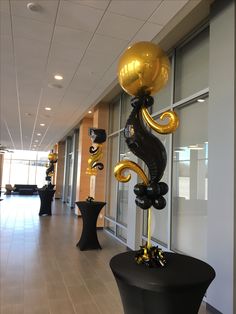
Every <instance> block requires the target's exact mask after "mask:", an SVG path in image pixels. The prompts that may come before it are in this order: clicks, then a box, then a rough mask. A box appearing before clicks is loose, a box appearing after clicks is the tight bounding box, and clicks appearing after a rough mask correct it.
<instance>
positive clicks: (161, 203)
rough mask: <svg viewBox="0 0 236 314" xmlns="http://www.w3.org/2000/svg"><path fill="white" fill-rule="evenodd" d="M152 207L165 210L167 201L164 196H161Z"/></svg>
mask: <svg viewBox="0 0 236 314" xmlns="http://www.w3.org/2000/svg"><path fill="white" fill-rule="evenodd" d="M152 206H153V207H155V208H156V209H163V208H164V207H165V206H166V200H165V199H164V197H163V196H159V197H158V199H155V200H153V202H152Z"/></svg>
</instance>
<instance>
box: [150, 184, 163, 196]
mask: <svg viewBox="0 0 236 314" xmlns="http://www.w3.org/2000/svg"><path fill="white" fill-rule="evenodd" d="M160 194H161V193H160V186H159V184H158V183H156V182H152V183H150V184H149V185H148V186H147V195H148V196H150V197H151V198H157V197H158V196H159V195H160Z"/></svg>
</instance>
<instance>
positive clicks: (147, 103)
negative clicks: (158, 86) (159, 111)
mask: <svg viewBox="0 0 236 314" xmlns="http://www.w3.org/2000/svg"><path fill="white" fill-rule="evenodd" d="M153 104H154V99H153V97H152V96H145V98H144V106H145V107H147V108H148V107H151V106H152V105H153Z"/></svg>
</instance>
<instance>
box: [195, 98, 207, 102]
mask: <svg viewBox="0 0 236 314" xmlns="http://www.w3.org/2000/svg"><path fill="white" fill-rule="evenodd" d="M197 101H198V102H204V101H205V99H202V98H199V99H198V100H197Z"/></svg>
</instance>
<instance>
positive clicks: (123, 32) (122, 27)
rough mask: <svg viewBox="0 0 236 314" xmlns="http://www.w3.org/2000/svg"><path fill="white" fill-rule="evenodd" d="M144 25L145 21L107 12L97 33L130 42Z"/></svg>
mask: <svg viewBox="0 0 236 314" xmlns="http://www.w3.org/2000/svg"><path fill="white" fill-rule="evenodd" d="M143 24H144V22H143V21H141V20H137V19H134V18H128V17H126V16H123V15H118V14H114V13H111V12H107V13H106V14H105V15H104V18H103V20H102V22H101V24H100V25H99V27H98V29H97V33H98V34H101V35H106V36H110V37H115V38H120V39H125V40H129V39H131V38H132V37H133V36H134V35H135V34H136V32H137V31H138V30H139V29H140V28H141V27H142V25H143Z"/></svg>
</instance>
